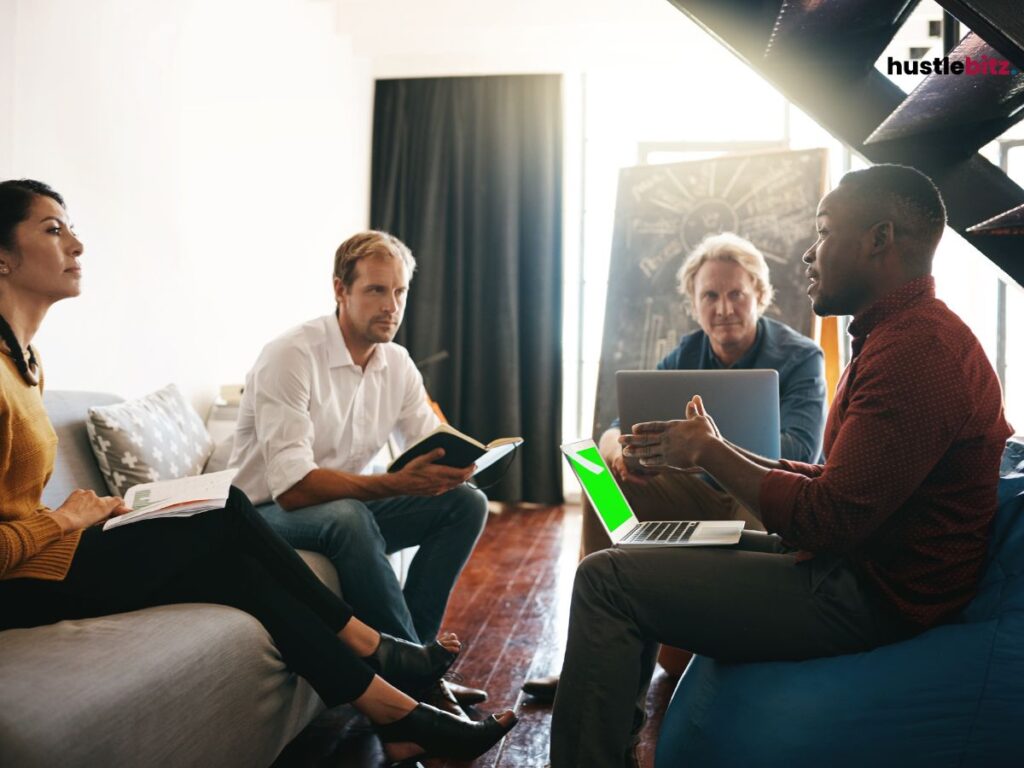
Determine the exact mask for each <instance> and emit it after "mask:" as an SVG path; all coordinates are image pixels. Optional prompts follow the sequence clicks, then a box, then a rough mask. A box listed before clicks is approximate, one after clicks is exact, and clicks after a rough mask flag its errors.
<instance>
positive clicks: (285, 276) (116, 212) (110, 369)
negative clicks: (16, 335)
mask: <svg viewBox="0 0 1024 768" xmlns="http://www.w3.org/2000/svg"><path fill="white" fill-rule="evenodd" d="M2 2H4V5H3V6H2V8H3V11H2V12H0V29H11V28H13V29H15V30H16V32H15V35H14V46H13V56H14V57H15V58H16V61H17V68H16V72H15V75H14V86H13V101H14V109H13V115H11V118H12V119H10V120H9V121H8V119H7V115H6V114H5V119H4V120H3V121H2V123H3V124H4V127H3V128H0V169H2V170H3V171H4V176H11V175H14V176H29V177H35V178H40V179H43V180H45V181H47V182H49V183H51V184H53V185H54V186H55V187H56V188H57V189H58V190H59V191H61V192H62V193H63V194H64V195H65V197H66V198H67V200H68V204H69V210H70V213H71V216H72V218H73V220H74V221H75V223H76V224H77V227H78V230H79V233H80V234H81V236H82V238H83V240H84V242H85V244H86V252H85V256H84V259H83V261H84V269H85V273H84V293H83V296H82V297H80V298H78V299H74V300H71V301H66V302H62V303H60V304H58V305H56V306H55V307H54V309H53V310H52V311H51V313H50V316H49V317H48V318H47V322H46V323H45V325H44V327H43V329H42V331H41V332H40V334H39V336H38V337H37V339H36V343H37V345H38V347H39V348H40V350H41V354H42V357H43V359H44V361H45V365H46V371H47V380H48V384H49V386H50V387H53V388H76V389H85V388H94V389H100V390H108V391H114V392H117V393H120V394H123V395H126V396H135V395H139V394H143V393H145V392H147V391H150V390H152V389H155V388H157V387H160V386H162V385H163V384H165V383H167V382H169V381H174V382H177V383H178V385H179V386H181V387H182V389H183V391H185V392H186V394H187V395H188V396H189V397H191V399H192V400H193V402H194V403H195V404H196V405H197V406H198V407H200V408H202V407H204V406H205V405H206V404H207V403H208V402H209V401H210V399H211V398H212V397H213V395H214V394H215V393H216V388H217V386H218V385H219V384H220V383H226V382H232V381H240V380H242V378H243V377H244V375H245V372H246V371H247V370H248V368H249V366H250V365H251V363H252V361H253V359H254V358H255V356H256V354H257V353H258V351H259V349H260V347H261V346H262V345H263V343H265V342H266V341H267V340H268V339H270V338H271V337H272V336H274V335H276V334H277V333H279V332H280V331H282V330H284V329H285V328H287V327H289V326H290V325H293V324H295V323H297V322H301V321H302V320H304V319H306V318H308V317H310V316H313V315H315V314H319V313H321V312H327V311H329V310H330V309H331V307H332V294H331V281H330V274H331V266H332V263H331V261H332V257H333V253H334V249H335V248H336V247H337V244H338V243H339V242H340V241H341V240H342V239H343V238H344V237H346V236H347V235H348V234H350V233H352V232H353V231H355V230H357V229H359V228H362V227H364V226H365V224H366V220H367V208H368V186H369V183H368V179H369V148H370V128H371V124H370V121H371V106H372V82H371V78H370V74H369V64H368V62H366V61H364V60H360V59H358V58H357V57H355V56H354V55H353V53H352V47H351V43H350V41H349V40H348V39H347V38H346V37H345V36H344V35H342V34H340V33H339V32H338V25H337V20H336V18H335V17H336V13H337V8H336V6H335V5H334V4H333V3H330V2H312V1H311V0H261V2H259V3H251V2H245V1H244V0H215V1H210V0H207V1H205V2H204V1H202V0H178V1H177V2H173V3H168V2H165V1H164V0H160V1H157V0H90V2H88V3H83V2H79V0H20V1H18V2H15V3H13V7H14V8H15V14H16V18H15V20H14V21H15V22H16V23H15V25H9V24H8V23H7V22H9V21H10V19H9V15H10V8H11V5H12V4H11V3H10V2H8V0H2ZM4 14H6V17H5V15H4ZM3 34H4V33H3V32H0V51H4V50H8V49H9V46H7V45H3V37H2V35H3ZM5 61H6V56H5V54H4V53H0V105H2V104H4V101H3V99H4V97H5V93H6V92H8V91H10V88H7V89H6V90H5V87H4V85H3V83H4V82H5V80H7V79H8V78H5V77H4V69H3V63H4V62H5ZM8 123H9V126H8ZM5 133H6V134H9V137H8V139H7V141H8V142H9V144H10V146H11V149H10V155H11V157H10V162H9V163H8V164H7V165H6V166H5V165H3V163H4V159H5V158H4V155H3V151H4V150H3V147H4V146H5V145H4V138H3V136H4V134H5Z"/></svg>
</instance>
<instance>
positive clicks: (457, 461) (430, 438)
mask: <svg viewBox="0 0 1024 768" xmlns="http://www.w3.org/2000/svg"><path fill="white" fill-rule="evenodd" d="M522 444H523V438H521V437H502V438H499V439H497V440H492V441H491V442H489V443H488V444H487V445H484V444H483V443H481V442H480V441H479V440H474V439H473V438H472V437H470V436H469V435H466V434H463V433H462V432H459V430H457V429H455V427H453V426H451V425H450V424H442V425H441V426H439V427H438V428H437V429H435V430H434V431H433V432H431V433H430V434H428V435H426V436H425V437H423V438H421V439H420V440H419V441H418V442H416V443H414V444H413V445H411V446H409V448H407V449H406V450H405V452H404V453H403V454H402V455H401V456H399V457H398V458H397V459H395V460H394V461H393V462H391V465H390V466H389V467H388V472H399V471H401V469H402V468H403V467H405V466H406V465H407V464H408V463H409V462H411V461H412V460H413V459H415V458H416V457H417V456H423V455H424V454H429V453H431V452H432V451H436V450H437V449H438V448H442V449H444V455H443V456H439V458H437V459H435V460H434V461H435V462H436V463H438V464H443V465H444V466H446V467H458V468H460V469H463V468H469V467H470V466H474V465H475V469H474V470H473V472H472V473H471V474H472V475H475V474H477V473H478V472H482V471H483V470H485V469H487V467H489V466H491V465H492V464H494V462H496V461H498V460H499V459H500V458H502V457H503V456H506V455H508V454H509V453H511V452H512V451H514V450H515V449H516V448H517V447H518V446H520V445H522Z"/></svg>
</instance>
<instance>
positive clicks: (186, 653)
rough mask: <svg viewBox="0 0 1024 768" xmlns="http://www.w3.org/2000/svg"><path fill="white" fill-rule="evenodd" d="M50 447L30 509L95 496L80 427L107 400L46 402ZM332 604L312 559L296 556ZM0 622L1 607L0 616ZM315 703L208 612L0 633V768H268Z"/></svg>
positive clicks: (242, 628) (94, 473) (252, 630)
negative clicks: (75, 493) (46, 472)
mask: <svg viewBox="0 0 1024 768" xmlns="http://www.w3.org/2000/svg"><path fill="white" fill-rule="evenodd" d="M45 400H46V408H47V411H48V412H49V414H50V418H51V420H52V421H53V424H54V427H55V428H56V430H57V435H58V437H59V439H60V444H59V447H58V455H57V464H56V469H55V472H54V475H53V477H52V478H51V480H50V482H49V484H48V485H47V488H46V492H45V495H44V502H45V503H47V504H48V505H50V506H57V505H59V504H60V503H61V502H62V501H63V500H64V499H65V498H66V497H67V495H68V493H69V492H70V491H71V490H72V489H74V488H92V489H94V490H96V491H97V492H98V493H104V494H105V493H106V490H105V488H104V484H103V479H102V477H101V476H100V473H99V469H98V468H97V466H96V463H95V461H94V459H93V454H92V451H91V450H90V448H89V443H88V438H87V436H86V431H85V425H84V419H85V415H86V411H87V409H88V408H89V407H90V406H92V405H105V404H109V403H113V402H118V401H119V398H117V397H114V396H112V395H107V394H97V393H89V392H59V391H53V392H47V393H46V395H45ZM301 554H302V556H303V557H304V558H305V559H306V561H307V562H308V563H309V564H310V566H311V567H312V568H313V570H314V571H316V573H317V574H318V575H319V576H320V578H321V579H323V581H324V582H325V583H327V584H328V585H329V586H330V587H331V588H332V589H334V590H335V591H336V592H337V591H338V578H337V574H336V572H335V571H334V568H333V567H332V566H331V564H330V563H329V562H328V561H327V559H326V558H324V557H323V556H321V555H318V554H314V553H310V552H302V553H301ZM0 610H2V607H0ZM322 709H323V704H322V702H321V701H320V699H319V697H318V696H317V695H316V694H315V693H314V692H313V690H312V688H311V687H310V686H309V684H308V683H306V681H305V680H302V679H300V678H298V677H297V676H295V675H293V674H291V673H289V672H288V670H287V669H285V666H284V664H283V663H282V661H281V657H280V655H279V654H278V652H277V649H276V648H275V647H274V644H273V643H272V642H271V640H270V637H269V635H268V634H267V632H266V631H265V630H264V629H263V627H262V626H261V625H260V624H259V623H258V622H257V621H256V620H255V619H254V618H252V617H251V616H249V615H248V614H245V613H243V612H241V611H238V610H235V609H233V608H227V607H223V606H215V605H199V604H194V605H174V606H165V607H159V608H150V609H146V610H143V611H136V612H134V613H126V614H120V615H116V616H109V617H104V618H98V619H89V620H86V621H63V622H60V623H59V624H54V625H51V626H46V627H36V628H33V629H16V630H8V631H5V632H0V765H3V766H4V767H5V768H43V767H44V766H46V767H47V768H50V767H51V766H62V767H64V768H70V767H72V766H90V767H92V766H103V767H104V768H109V767H111V766H146V767H147V768H155V767H157V766H196V767H197V768H198V767H199V766H202V767H203V768H207V767H208V766H218V767H221V766H227V767H230V766H239V767H241V766H245V768H253V767H254V766H266V765H270V764H271V763H272V762H273V761H274V759H275V757H276V756H277V755H278V754H279V753H280V751H281V750H282V749H283V748H284V746H285V745H286V744H287V743H288V742H289V741H290V740H291V739H292V738H293V737H294V736H295V735H296V734H297V733H298V732H299V731H301V730H302V728H303V727H304V726H305V725H306V724H307V723H309V722H310V721H311V720H312V719H313V718H314V717H315V716H316V715H317V714H318V713H319V712H320V711H321V710H322Z"/></svg>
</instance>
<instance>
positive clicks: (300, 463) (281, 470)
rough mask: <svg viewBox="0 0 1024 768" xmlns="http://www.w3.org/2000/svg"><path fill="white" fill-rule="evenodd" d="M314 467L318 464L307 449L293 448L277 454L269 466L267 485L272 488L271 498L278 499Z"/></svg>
mask: <svg viewBox="0 0 1024 768" xmlns="http://www.w3.org/2000/svg"><path fill="white" fill-rule="evenodd" d="M314 469H317V464H316V462H315V461H313V458H312V457H311V456H310V455H309V453H308V452H307V451H306V450H305V449H302V448H299V449H293V450H290V451H283V452H281V453H279V454H277V456H275V457H274V459H273V461H271V462H270V464H269V465H268V466H267V487H268V488H269V489H270V496H271V498H273V499H276V498H277V497H278V496H280V495H281V494H282V493H284V492H285V491H287V490H289V489H291V488H293V487H295V485H296V484H297V483H298V482H299V481H300V480H302V478H304V477H305V476H306V475H308V474H309V473H310V472H312V471H313V470H314Z"/></svg>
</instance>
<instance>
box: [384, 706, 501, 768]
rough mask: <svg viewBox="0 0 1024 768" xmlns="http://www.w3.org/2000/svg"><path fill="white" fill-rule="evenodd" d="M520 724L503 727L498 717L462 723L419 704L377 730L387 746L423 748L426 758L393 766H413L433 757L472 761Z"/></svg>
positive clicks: (414, 758)
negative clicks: (401, 745) (403, 715)
mask: <svg viewBox="0 0 1024 768" xmlns="http://www.w3.org/2000/svg"><path fill="white" fill-rule="evenodd" d="M517 722H519V719H518V718H516V717H514V716H513V718H512V722H510V723H509V724H508V725H502V724H501V723H500V722H499V721H498V718H497V717H495V716H494V715H491V716H490V717H488V718H487V719H486V720H482V721H480V722H473V721H467V720H460V719H458V718H457V717H455V716H453V715H449V714H448V713H447V712H442V711H441V710H439V709H436V708H434V707H432V706H430V705H429V704H417V705H416V708H415V709H414V710H412V711H411V712H410V713H409V714H407V715H406V716H405V717H403V718H402V719H401V720H396V721H395V722H393V723H388V724H387V725H378V726H376V728H377V735H378V736H379V737H380V740H381V741H382V742H383V743H384V744H397V743H400V742H410V743H413V744H418V745H419V746H421V747H423V750H424V752H423V754H420V755H415V756H413V757H411V758H408V759H407V760H403V761H400V762H398V763H394V764H393V765H394V766H405V765H409V766H411V765H415V764H416V762H417V761H419V760H425V759H429V758H433V757H439V758H454V759H456V760H472V759H473V758H476V757H479V756H480V755H482V754H483V753H484V752H486V751H487V750H489V749H490V748H491V747H493V746H494V745H495V744H497V743H498V742H499V741H500V740H501V738H502V737H503V736H504V735H505V734H506V733H508V732H509V731H511V730H512V728H513V727H514V726H515V724H516V723H517Z"/></svg>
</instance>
